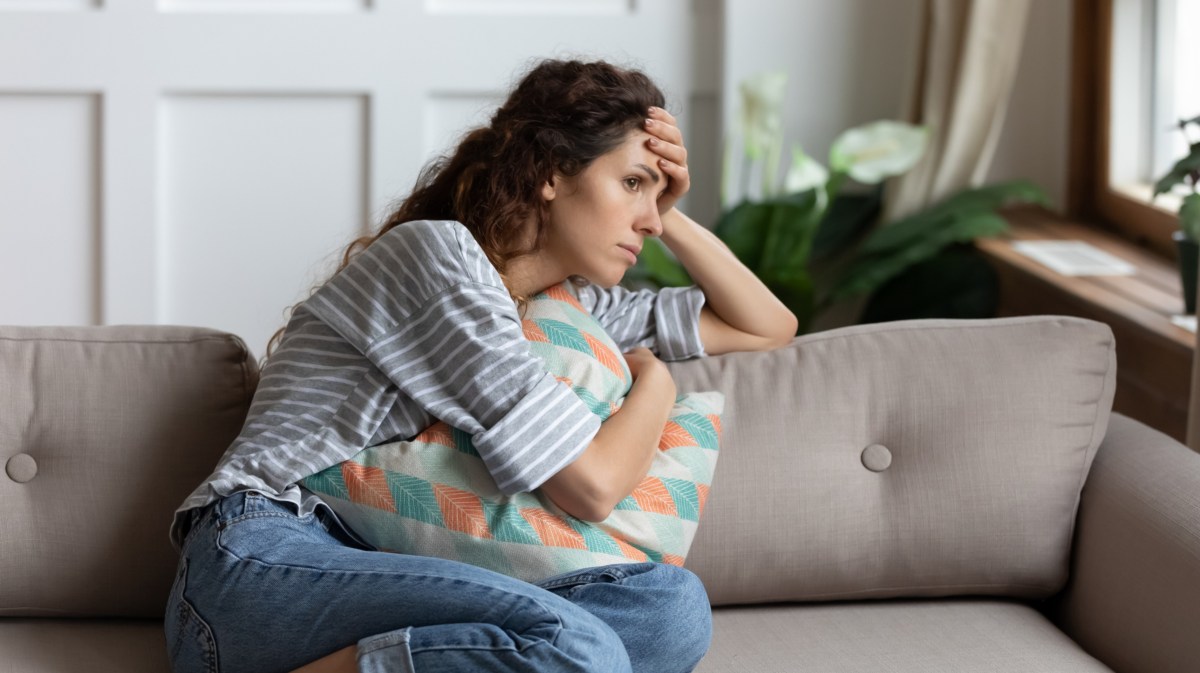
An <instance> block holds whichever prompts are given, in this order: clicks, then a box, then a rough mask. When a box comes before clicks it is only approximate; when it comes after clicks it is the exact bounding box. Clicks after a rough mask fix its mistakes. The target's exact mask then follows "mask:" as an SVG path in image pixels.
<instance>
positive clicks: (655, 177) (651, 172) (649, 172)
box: [633, 164, 658, 185]
mask: <svg viewBox="0 0 1200 673" xmlns="http://www.w3.org/2000/svg"><path fill="white" fill-rule="evenodd" d="M633 167H634V168H640V169H642V170H643V171H646V175H649V176H650V182H652V183H654V184H656V185H657V184H658V173H657V172H655V170H654V169H653V168H650V167H649V166H647V165H646V164H634V165H633Z"/></svg>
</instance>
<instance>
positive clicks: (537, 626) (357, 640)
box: [165, 491, 712, 673]
mask: <svg viewBox="0 0 1200 673" xmlns="http://www.w3.org/2000/svg"><path fill="white" fill-rule="evenodd" d="M193 521H194V523H193V525H192V528H191V531H190V532H189V533H188V536H187V539H186V540H185V541H184V544H183V550H182V555H181V557H180V562H179V571H178V573H177V575H176V578H175V584H174V586H173V587H172V589H171V596H170V599H169V601H168V604H167V613H166V620H165V628H166V635H167V645H168V648H169V650H170V657H171V665H172V667H173V668H174V670H175V671H176V673H185V672H187V673H190V672H191V671H208V672H210V673H218V672H219V673H236V672H240V671H259V672H270V671H280V672H282V671H290V670H292V669H294V668H297V667H299V666H302V665H304V664H307V663H309V662H311V661H314V660H316V659H319V658H321V657H323V656H325V655H326V654H329V653H331V652H334V651H336V650H340V649H342V648H345V647H347V646H350V645H354V644H357V645H358V665H359V670H360V671H362V672H363V673H383V672H384V671H387V672H389V673H391V672H401V671H403V672H406V673H407V672H411V671H417V672H419V673H435V672H442V671H446V672H450V671H454V672H457V671H555V672H560V671H604V672H608V671H647V672H649V671H655V672H656V673H657V672H663V673H669V672H671V671H690V670H692V668H694V667H695V665H696V664H697V663H698V662H699V661H700V658H701V657H702V656H704V653H705V652H706V651H707V650H708V645H709V640H710V637H711V634H712V621H711V618H712V615H711V612H710V609H709V605H708V596H707V594H706V593H705V591H704V587H703V585H702V584H701V583H700V581H699V580H698V579H697V578H696V576H695V575H693V574H692V573H690V572H688V571H686V570H683V569H682V568H677V567H674V566H669V565H662V564H653V563H638V564H620V565H611V566H603V567H600V568H589V569H587V570H583V571H579V572H572V573H567V574H565V575H559V576H557V577H553V578H551V579H548V580H545V581H543V582H541V583H539V584H538V585H536V586H535V585H533V584H529V583H527V582H522V581H520V580H517V579H514V578H511V577H508V576H505V575H500V574H497V573H494V572H491V571H489V570H484V569H482V568H477V567H475V566H471V565H466V564H463V563H458V562H455V561H447V560H444V559H436V558H426V557H421V556H406V555H402V554H392V553H387V552H380V551H375V550H371V549H366V548H364V547H362V546H361V545H360V544H358V543H357V542H356V541H355V540H354V539H352V538H350V537H349V536H347V535H346V533H345V532H344V531H342V530H341V529H340V527H339V526H338V524H337V523H336V522H335V521H332V520H330V519H327V515H325V514H322V513H316V514H309V515H307V516H304V517H298V516H296V515H295V514H293V513H292V511H291V510H290V509H289V508H288V507H287V506H286V505H282V504H279V503H276V502H274V501H272V500H269V499H267V498H265V497H263V496H262V495H260V494H258V493H255V492H253V491H249V492H246V493H238V494H235V495H232V496H229V497H227V498H225V499H223V500H220V501H218V502H216V503H213V504H212V505H210V506H209V507H207V508H205V509H204V510H201V512H200V514H199V515H198V516H196V517H195V518H194V519H193Z"/></svg>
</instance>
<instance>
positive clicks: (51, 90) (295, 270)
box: [0, 0, 1070, 352]
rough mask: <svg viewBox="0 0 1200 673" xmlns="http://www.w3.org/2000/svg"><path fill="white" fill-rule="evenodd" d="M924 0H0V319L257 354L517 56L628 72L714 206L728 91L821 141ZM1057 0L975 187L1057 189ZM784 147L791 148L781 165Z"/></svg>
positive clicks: (904, 82) (902, 56)
mask: <svg viewBox="0 0 1200 673" xmlns="http://www.w3.org/2000/svg"><path fill="white" fill-rule="evenodd" d="M920 4H921V0H724V1H723V0H572V2H565V0H564V1H557V0H505V1H504V2H499V1H497V2H491V1H490V0H489V2H480V1H476V0H425V1H424V2H416V1H415V0H158V1H157V2H152V1H151V0H53V1H51V0H0V286H3V287H4V288H5V289H4V291H3V292H0V323H8V324H53V323H57V324H108V323H117V322H135V323H156V322H175V323H191V324H202V325H206V326H211V327H217V328H221V329H227V330H231V331H233V332H236V333H238V334H241V335H242V336H243V337H245V338H246V339H247V341H248V342H249V343H250V344H251V346H252V348H253V349H254V350H255V351H256V352H261V349H262V344H263V342H264V341H265V338H266V336H267V335H268V334H270V332H271V331H273V330H274V328H275V326H276V325H278V324H279V321H280V320H281V310H282V309H283V308H284V307H285V306H287V305H289V304H291V303H293V302H294V301H296V300H297V299H299V298H301V297H302V296H304V295H305V294H306V291H307V289H308V288H309V286H310V285H311V284H312V283H313V282H314V281H315V280H316V279H318V278H320V277H322V276H323V275H324V274H325V269H326V268H327V265H328V263H329V261H330V257H329V255H330V254H331V253H333V252H334V251H335V250H337V249H338V248H340V247H341V246H342V245H343V244H344V243H345V241H346V240H347V239H348V238H349V237H350V236H352V235H354V234H355V233H357V232H359V231H362V230H363V227H364V226H365V223H366V221H367V220H369V219H373V218H374V217H377V216H378V215H379V214H380V213H381V212H383V211H384V210H385V209H386V206H387V204H388V203H389V202H390V201H392V200H393V199H394V198H396V197H398V196H401V195H403V193H404V192H405V191H406V190H407V189H408V188H409V187H410V186H411V184H412V180H413V178H414V177H415V175H416V172H417V170H418V168H419V167H420V166H421V165H422V164H423V163H424V162H425V161H426V160H427V159H428V158H429V157H430V156H431V155H432V154H433V153H435V152H437V151H439V150H440V149H442V147H443V146H444V144H445V143H447V142H449V140H450V139H451V138H453V137H454V135H455V134H456V133H457V132H458V131H459V130H461V129H462V128H463V127H464V126H465V125H467V124H469V123H472V122H476V121H479V120H481V119H482V117H483V115H484V114H485V113H486V112H487V110H488V108H489V106H491V105H493V104H494V103H495V101H496V100H497V99H498V97H499V96H500V95H501V93H502V91H503V90H504V89H505V88H506V86H507V85H508V84H509V81H510V79H511V78H512V76H513V75H514V74H515V73H517V72H519V71H520V70H521V67H522V65H523V64H524V63H526V62H527V61H528V60H529V59H530V58H532V57H536V56H547V55H585V56H603V57H606V58H611V59H616V60H618V61H621V62H626V63H631V64H635V65H640V66H642V67H644V68H645V69H646V70H647V71H648V72H649V73H650V74H651V75H653V76H655V77H656V78H657V79H658V81H659V82H660V83H661V84H662V85H663V86H664V88H665V89H666V90H667V94H668V98H669V100H670V106H671V107H672V108H673V110H675V111H677V112H678V113H679V114H680V119H681V121H682V123H683V126H684V130H685V133H686V135H687V139H688V144H689V149H690V151H691V164H692V171H693V185H694V187H693V192H692V194H691V195H690V196H689V198H688V204H687V208H688V211H689V212H690V213H692V214H693V215H695V216H696V217H697V219H699V220H700V221H702V222H709V223H711V222H712V221H713V220H714V219H715V216H716V214H717V212H718V209H719V204H718V185H717V178H718V175H719V172H720V158H721V134H722V131H721V130H722V128H723V126H728V123H729V122H730V121H732V120H733V116H732V112H733V109H734V106H735V105H736V104H737V84H738V82H739V81H741V80H742V79H743V78H744V77H746V76H748V75H750V74H753V73H755V72H758V71H761V70H766V69H779V68H782V69H786V70H787V71H788V73H789V74H790V85H789V89H788V97H787V104H786V116H785V128H786V139H787V140H788V141H792V140H796V141H800V142H801V143H803V144H804V146H805V147H806V149H808V150H809V151H810V153H812V154H814V155H816V156H818V157H822V158H823V157H825V156H826V155H827V152H828V148H829V144H830V142H831V141H832V140H833V138H834V137H835V136H836V135H837V134H838V133H839V132H840V131H842V130H844V129H845V128H848V127H850V126H854V125H857V124H861V123H864V122H867V121H871V120H875V119H881V118H894V117H896V116H898V114H899V112H900V107H901V104H902V102H903V99H904V95H905V91H906V89H907V87H908V86H909V81H910V78H911V63H912V59H913V54H914V49H915V46H916V39H917V29H918V25H917V22H918V20H919V16H918V10H919V8H920ZM1069 33H1070V0H1035V2H1034V6H1033V11H1032V14H1031V17H1030V22H1029V32H1028V35H1027V39H1026V49H1025V54H1024V57H1023V60H1022V62H1021V66H1020V71H1019V75H1018V81H1017V84H1016V89H1015V91H1014V93H1013V99H1012V104H1011V109H1010V112H1009V114H1008V117H1007V120H1006V124H1005V130H1004V136H1003V138H1002V139H1001V142H1000V147H999V149H998V153H997V156H996V160H995V167H994V169H993V171H992V176H991V177H992V179H1002V178H1007V177H1017V176H1023V177H1029V178H1032V179H1034V180H1035V181H1037V182H1038V183H1040V184H1042V185H1043V186H1045V187H1046V189H1047V190H1048V191H1049V193H1050V194H1051V196H1052V198H1054V199H1055V200H1056V201H1057V202H1060V203H1061V201H1062V195H1063V193H1064V191H1065V175H1064V168H1065V165H1066V121H1067V95H1068V94H1067V73H1068V49H1069ZM785 158H786V157H785Z"/></svg>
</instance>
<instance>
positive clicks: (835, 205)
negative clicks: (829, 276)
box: [809, 186, 883, 262]
mask: <svg viewBox="0 0 1200 673" xmlns="http://www.w3.org/2000/svg"><path fill="white" fill-rule="evenodd" d="M882 210H883V187H882V186H877V187H875V188H874V189H872V190H871V191H870V192H868V193H865V194H842V195H840V196H838V197H837V198H836V199H834V200H833V202H832V203H830V204H829V210H827V211H826V212H825V217H824V218H822V219H821V223H820V224H819V225H818V226H817V231H816V233H815V234H814V235H813V243H812V250H811V251H810V253H809V254H810V256H811V259H812V261H814V262H815V261H820V260H823V259H828V258H830V257H833V256H834V255H837V254H840V253H841V252H843V251H844V250H846V249H847V248H849V247H850V245H851V244H852V243H853V242H854V241H855V240H857V239H858V238H859V237H860V236H861V235H862V234H863V233H864V232H865V231H867V229H869V228H870V227H871V225H872V224H874V223H875V221H876V220H877V219H878V218H879V213H880V212H881V211H882Z"/></svg>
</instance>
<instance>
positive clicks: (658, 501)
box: [301, 282, 724, 582]
mask: <svg viewBox="0 0 1200 673" xmlns="http://www.w3.org/2000/svg"><path fill="white" fill-rule="evenodd" d="M522 326H523V328H524V332H525V336H526V338H527V339H529V341H530V348H531V350H532V352H533V353H535V354H536V355H538V356H539V357H541V358H542V360H543V361H544V362H545V365H546V369H547V371H549V372H550V373H552V374H554V375H555V377H557V378H558V379H559V380H562V381H564V382H566V383H567V384H568V385H570V386H571V387H572V389H573V390H574V391H575V393H576V394H577V395H579V397H580V399H582V400H583V401H584V402H585V404H587V406H588V407H590V408H591V409H592V411H593V412H594V413H595V414H596V415H598V416H600V418H601V419H602V420H607V419H608V417H609V416H611V415H612V414H613V412H615V411H616V410H617V409H618V408H619V407H620V404H621V401H622V399H623V398H624V396H625V395H626V393H628V392H629V388H630V386H631V385H632V376H631V374H630V372H629V367H628V365H627V363H626V362H625V358H624V357H623V356H622V355H621V353H620V351H619V349H618V348H617V345H616V344H615V343H614V342H613V340H612V338H611V337H609V335H608V334H607V333H606V332H605V331H604V329H603V328H602V327H601V326H600V324H599V323H597V322H596V320H595V319H594V318H593V317H592V316H591V315H590V314H589V313H588V312H587V311H586V310H584V308H583V306H582V305H581V304H580V303H579V301H578V299H577V298H576V294H575V289H574V287H573V286H572V285H571V284H570V282H566V283H563V284H562V285H560V286H556V287H553V288H550V289H548V290H546V291H545V292H543V293H542V294H539V295H537V296H535V297H533V298H532V299H531V300H530V302H529V306H528V308H527V310H526V313H525V317H524V319H523V321H522ZM723 408H724V396H723V395H722V394H721V393H719V392H704V393H689V394H684V395H680V396H679V397H678V398H677V400H676V402H675V406H674V408H672V410H671V413H670V416H669V419H668V420H667V424H666V427H665V428H664V429H663V434H662V437H661V439H660V440H659V452H658V453H657V454H656V455H655V458H654V462H653V464H652V465H651V467H650V471H649V473H648V474H647V476H646V478H645V479H644V480H643V481H642V482H641V483H640V484H639V485H638V486H637V488H635V489H634V491H633V493H632V494H630V495H629V496H628V497H626V498H625V499H624V500H622V501H621V502H620V503H619V504H618V505H617V507H616V509H615V510H614V511H613V513H612V515H611V516H609V517H608V518H607V519H605V520H604V521H602V522H600V523H595V524H593V523H588V522H586V521H582V520H580V519H576V518H575V517H572V516H571V515H569V514H567V513H566V512H564V511H562V510H561V509H559V508H558V507H557V506H556V505H555V504H554V503H553V502H552V501H551V500H550V499H549V498H547V497H545V496H544V495H542V494H541V493H540V492H537V491H535V492H533V493H520V494H517V495H515V496H505V495H504V494H502V493H501V492H500V491H499V489H498V488H497V487H496V482H495V480H493V479H492V476H491V474H490V473H489V472H488V470H487V467H486V466H485V465H484V463H483V460H482V459H480V457H479V454H478V453H477V452H476V451H475V448H474V447H473V446H472V444H471V438H470V436H469V435H467V434H466V433H464V432H462V431H460V430H458V429H455V428H452V427H450V426H448V425H447V424H445V423H444V422H439V423H436V424H434V425H432V426H430V427H429V428H428V429H426V430H425V431H424V432H422V433H421V434H420V435H418V436H417V437H415V438H413V439H411V440H408V441H403V442H389V443H387V444H380V445H378V446H374V447H371V448H369V449H366V450H364V451H362V452H360V453H358V454H356V455H354V456H353V457H352V458H351V459H350V460H347V461H345V462H343V463H339V464H337V465H333V466H331V467H329V468H327V469H325V470H322V471H321V472H318V473H317V474H314V475H312V476H310V477H307V478H305V479H304V480H303V481H302V482H301V483H302V484H303V485H304V486H305V487H306V488H308V489H309V490H311V491H313V492H316V493H319V494H320V495H321V496H322V498H323V499H324V500H325V501H326V502H327V503H328V504H329V506H330V507H332V508H333V510H334V511H335V512H337V514H338V516H339V517H341V518H342V520H343V521H345V522H346V523H347V524H348V525H349V526H350V527H351V528H353V529H354V531H355V532H356V533H358V534H359V535H360V536H361V537H362V538H363V539H364V540H365V541H366V542H368V543H369V544H372V545H374V546H375V547H377V548H379V549H382V550H385V551H393V552H398V553H403V554H417V555H421V556H436V557H440V558H447V559H453V560H458V561H463V562H466V563H471V564H474V565H477V566H481V567H484V568H488V569H490V570H495V571H497V572H501V573H504V574H506V575H511V576H513V577H517V578H520V579H523V580H527V581H531V582H533V581H537V580H540V579H544V578H546V577H550V576H552V575H556V574H558V573H562V572H567V571H570V570H577V569H580V568H588V567H592V566H598V565H605V564H609V563H628V562H636V561H647V560H650V561H656V562H662V563H670V564H674V565H683V561H684V557H685V556H686V554H687V551H688V548H689V547H690V546H691V544H692V539H693V538H694V537H695V534H696V527H697V525H698V524H699V520H700V514H701V512H702V511H703V510H704V503H705V500H706V499H707V497H708V491H709V485H710V484H711V483H712V476H713V470H714V468H715V466H716V460H717V450H718V440H719V438H720V432H721V422H720V414H721V412H722V411H723Z"/></svg>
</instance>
